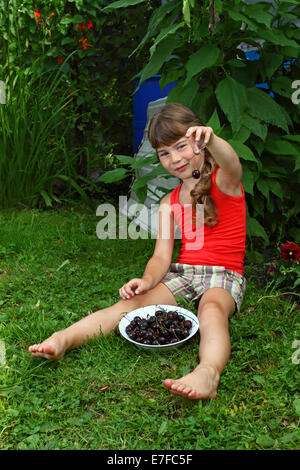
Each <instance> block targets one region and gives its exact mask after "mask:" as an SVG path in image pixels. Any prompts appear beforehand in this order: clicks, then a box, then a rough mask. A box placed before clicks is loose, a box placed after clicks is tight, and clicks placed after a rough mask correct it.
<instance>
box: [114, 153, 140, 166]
mask: <svg viewBox="0 0 300 470" xmlns="http://www.w3.org/2000/svg"><path fill="white" fill-rule="evenodd" d="M114 156H115V157H116V158H117V159H118V160H119V162H121V163H123V164H124V165H131V166H132V165H134V163H135V158H133V157H129V156H127V155H114Z"/></svg>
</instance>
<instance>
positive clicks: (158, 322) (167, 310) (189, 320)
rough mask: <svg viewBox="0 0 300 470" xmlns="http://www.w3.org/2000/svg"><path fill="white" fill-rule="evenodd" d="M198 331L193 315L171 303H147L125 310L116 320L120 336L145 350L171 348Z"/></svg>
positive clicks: (196, 321)
mask: <svg viewBox="0 0 300 470" xmlns="http://www.w3.org/2000/svg"><path fill="white" fill-rule="evenodd" d="M198 330H199V322H198V318H197V317H196V315H194V314H193V313H192V312H190V311H189V310H186V309H185V308H183V307H178V306H177V307H176V306H174V305H149V306H147V307H141V308H138V309H136V310H133V311H132V312H129V313H127V314H126V315H125V316H124V317H123V318H122V320H121V321H120V323H119V331H120V333H121V335H122V336H123V337H124V338H125V339H127V340H128V341H130V342H131V343H133V344H134V345H135V346H137V347H138V348H141V349H146V350H156V349H164V350H165V349H174V348H178V347H180V346H182V345H183V344H185V343H186V342H187V341H189V340H190V339H191V338H192V337H193V336H194V335H195V334H196V333H197V331H198Z"/></svg>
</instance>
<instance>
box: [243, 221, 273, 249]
mask: <svg viewBox="0 0 300 470" xmlns="http://www.w3.org/2000/svg"><path fill="white" fill-rule="evenodd" d="M247 232H248V233H249V235H251V236H255V237H260V238H263V239H264V240H265V241H266V242H267V243H269V237H268V235H267V234H266V231H265V229H264V228H263V226H262V225H261V224H260V223H259V222H258V221H257V220H256V219H254V218H253V217H247Z"/></svg>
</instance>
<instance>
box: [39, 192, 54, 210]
mask: <svg viewBox="0 0 300 470" xmlns="http://www.w3.org/2000/svg"><path fill="white" fill-rule="evenodd" d="M40 194H41V196H42V197H43V199H44V201H45V204H46V206H47V207H52V202H51V199H50V197H49V196H48V194H47V193H46V191H44V190H43V189H42V190H41V191H40Z"/></svg>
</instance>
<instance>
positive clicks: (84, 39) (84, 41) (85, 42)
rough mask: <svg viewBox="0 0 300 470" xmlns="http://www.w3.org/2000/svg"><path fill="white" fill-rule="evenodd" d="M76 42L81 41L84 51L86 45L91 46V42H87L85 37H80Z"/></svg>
mask: <svg viewBox="0 0 300 470" xmlns="http://www.w3.org/2000/svg"><path fill="white" fill-rule="evenodd" d="M78 42H81V47H82V48H83V49H84V50H85V51H86V50H87V48H88V47H93V45H92V44H88V42H87V39H86V38H80V39H79V40H78Z"/></svg>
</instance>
